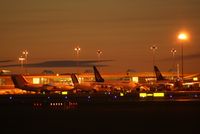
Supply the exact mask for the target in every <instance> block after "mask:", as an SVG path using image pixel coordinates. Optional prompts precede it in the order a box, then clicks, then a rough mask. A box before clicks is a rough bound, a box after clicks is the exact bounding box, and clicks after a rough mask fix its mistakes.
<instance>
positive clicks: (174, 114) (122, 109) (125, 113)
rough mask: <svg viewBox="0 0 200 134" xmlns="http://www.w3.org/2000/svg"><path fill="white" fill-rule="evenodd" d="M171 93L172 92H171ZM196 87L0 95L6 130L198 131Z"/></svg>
mask: <svg viewBox="0 0 200 134" xmlns="http://www.w3.org/2000/svg"><path fill="white" fill-rule="evenodd" d="M170 95H172V97H170ZM199 100H200V97H199V93H198V92H179V93H178V92H176V93H175V92H174V93H169V92H168V93H166V94H165V97H161V98H159V97H158V98H154V97H149V98H145V97H144V98H143V97H139V94H126V95H124V96H120V94H118V93H117V94H116V93H115V94H86V93H85V94H76V95H2V96H0V115H1V116H0V120H1V125H0V131H1V132H3V133H26V134H28V133H58V134H59V133H101V134H102V133H123V134H124V133H151V134H152V133H197V132H198V131H199V124H200V116H199V114H200V101H199Z"/></svg>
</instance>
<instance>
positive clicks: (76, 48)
mask: <svg viewBox="0 0 200 134" xmlns="http://www.w3.org/2000/svg"><path fill="white" fill-rule="evenodd" d="M74 51H76V60H77V62H76V66H77V68H78V66H79V53H80V51H81V48H80V47H79V46H77V47H75V48H74ZM77 72H78V69H77Z"/></svg>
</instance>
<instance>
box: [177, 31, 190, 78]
mask: <svg viewBox="0 0 200 134" xmlns="http://www.w3.org/2000/svg"><path fill="white" fill-rule="evenodd" d="M178 39H179V40H180V44H181V70H182V80H183V74H184V73H183V64H184V63H183V45H184V41H186V40H187V39H188V37H187V35H186V34H185V33H180V34H179V35H178Z"/></svg>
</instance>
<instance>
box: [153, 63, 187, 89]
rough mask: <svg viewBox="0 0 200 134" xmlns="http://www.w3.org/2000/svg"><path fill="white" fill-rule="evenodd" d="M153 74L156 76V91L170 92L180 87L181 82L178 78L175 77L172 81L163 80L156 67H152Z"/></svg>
mask: <svg viewBox="0 0 200 134" xmlns="http://www.w3.org/2000/svg"><path fill="white" fill-rule="evenodd" d="M154 72H155V74H156V82H155V83H154V85H156V86H157V88H158V89H162V90H163V89H167V90H171V89H175V88H180V87H182V84H183V81H182V80H181V79H180V78H178V77H177V78H175V79H174V80H170V79H166V78H164V77H163V75H162V74H161V72H160V70H159V69H158V67H157V66H154Z"/></svg>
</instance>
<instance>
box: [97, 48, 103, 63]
mask: <svg viewBox="0 0 200 134" xmlns="http://www.w3.org/2000/svg"><path fill="white" fill-rule="evenodd" d="M101 54H102V51H101V50H97V56H98V61H100V56H101Z"/></svg>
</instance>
